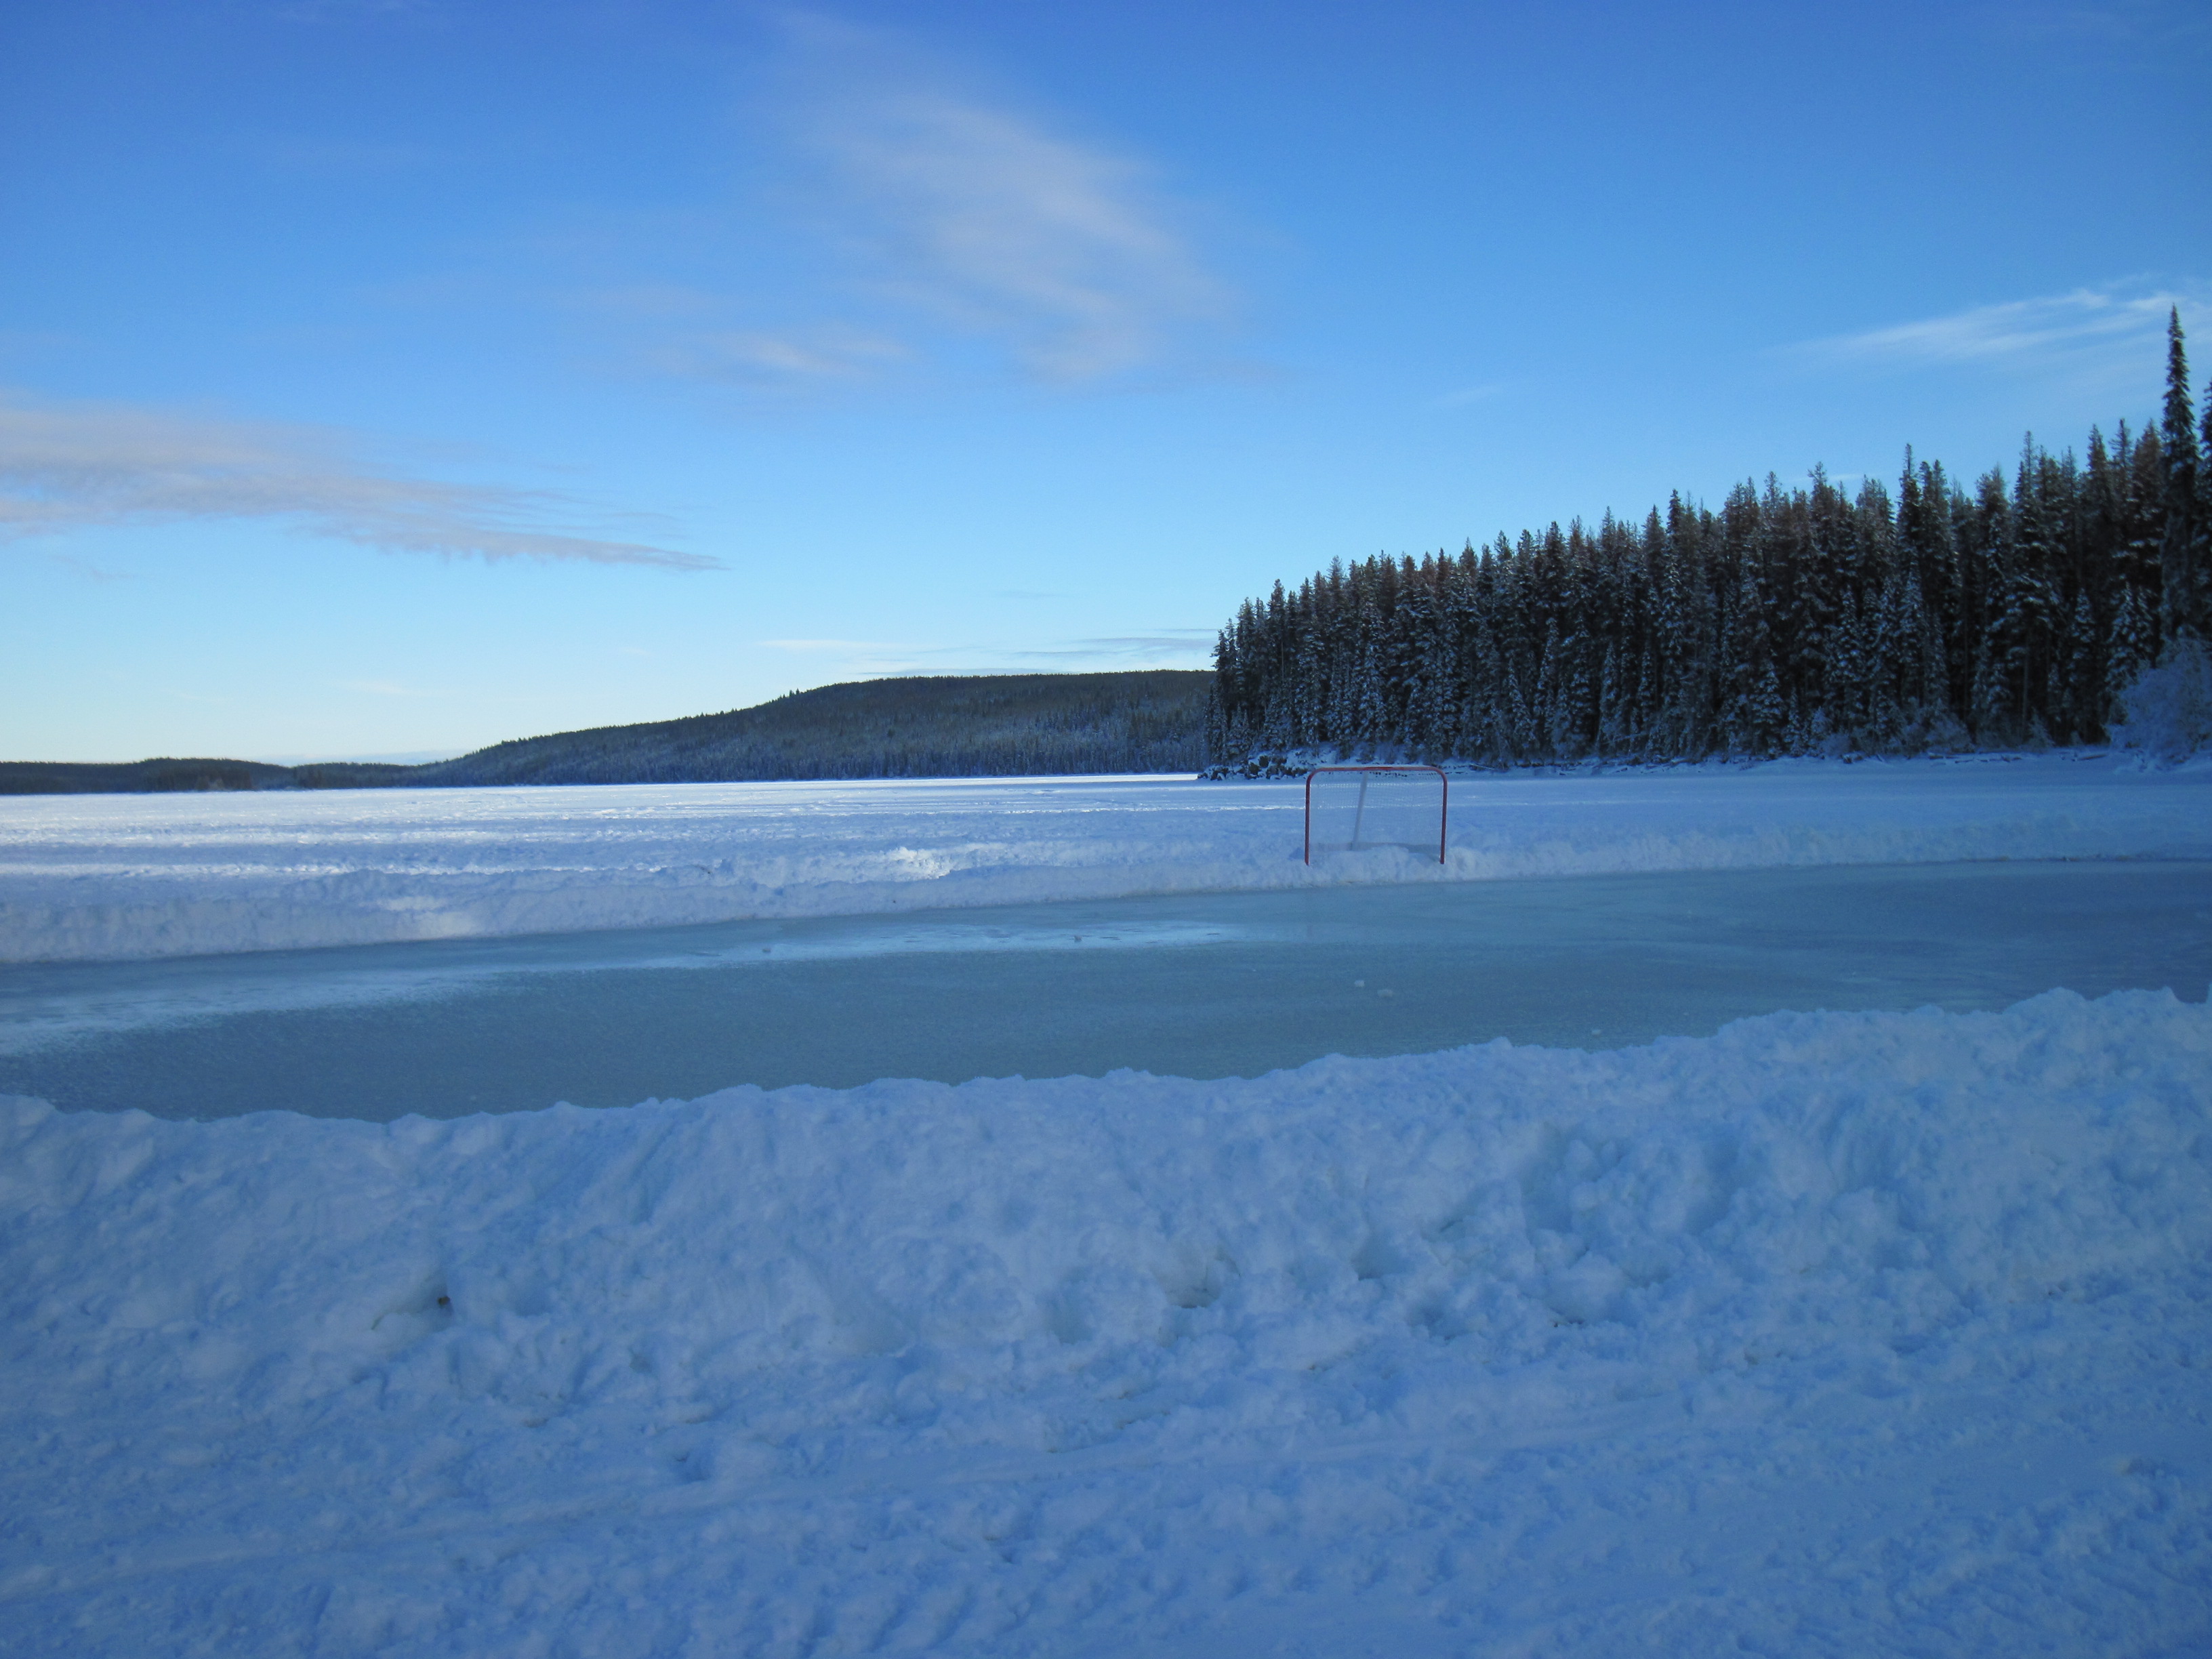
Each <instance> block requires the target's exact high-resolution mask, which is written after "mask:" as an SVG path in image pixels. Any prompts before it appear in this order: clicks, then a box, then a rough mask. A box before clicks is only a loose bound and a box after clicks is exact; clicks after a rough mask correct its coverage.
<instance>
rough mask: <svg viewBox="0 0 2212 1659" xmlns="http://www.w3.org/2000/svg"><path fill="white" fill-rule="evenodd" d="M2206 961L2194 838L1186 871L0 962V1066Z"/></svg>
mask: <svg viewBox="0 0 2212 1659" xmlns="http://www.w3.org/2000/svg"><path fill="white" fill-rule="evenodd" d="M2208 984H2212V864H2206V863H2194V862H2181V863H2151V862H2131V863H2072V864H1975V865H1923V866H1844V867H1820V868H1814V869H1781V870H1758V871H1728V872H1703V873H1692V874H1685V875H1664V876H1650V875H1645V876H1584V877H1573V878H1540V879H1534V880H1511V881H1494V882H1469V883H1461V884H1449V885H1443V886H1437V885H1434V884H1427V885H1419V886H1371V885H1370V886H1358V887H1333V888H1320V889H1301V890H1290V891H1277V892H1262V893H1231V894H1191V895H1182V896H1173V897H1165V898H1144V899H1114V900H1100V901H1095V902H1087V903H1061V904H1046V905H1024V906H1012V907H997V908H982V909H975V910H951V911H936V912H927V913H918V914H914V915H901V916H894V917H839V918H816V919H807V920H800V921H757V922H726V923H719V924H709V925H702V926H698V927H684V928H666V929H658V930H651V931H646V932H639V933H582V934H565V935H556V936H543V935H540V936H532V937H529V938H524V939H501V940H459V941H447V942H441V943H434V944H418V945H374V946H368V947H356V948H354V949H348V950H331V951H300V952H276V953H263V954H251V955H240V956H230V957H190V958H185V959H181V960H170V961H162V962H151V963H147V962H138V963H59V964H54V965H51V966H45V967H17V968H15V969H9V971H8V975H7V985H8V987H9V995H8V996H7V997H6V998H4V999H0V1092H5V1091H15V1092H19V1093H23V1094H30V1095H37V1096H40V1097H44V1098H46V1099H47V1100H50V1101H52V1102H53V1103H55V1104H57V1105H59V1106H62V1107H64V1108H82V1107H94V1108H100V1109H112V1108H122V1107H135V1108H138V1109H143V1110H145V1111H149V1112H152V1113H154V1114H155V1115H157V1116H162V1117H218V1116H228V1115H236V1114H239V1113H243V1112H250V1111H265V1110H270V1109H288V1110H292V1111H299V1112H307V1113H310V1114H313V1115H318V1116H332V1117H361V1118H369V1119H375V1120H386V1119H390V1118H394V1117H398V1116H401V1115H404V1114H406V1113H408V1112H419V1113H421V1114H422V1115H426V1116H430V1117H458V1116H463V1115H467V1114H468V1113H471V1112H477V1111H515V1110H534V1109H538V1108H541V1107H545V1106H550V1105H551V1104H553V1103H555V1102H556V1101H568V1102H570V1103H574V1104H578V1105H585V1106H627V1105H629V1104H631V1103H635V1102H637V1101H641V1100H645V1099H649V1098H654V1097H661V1098H665V1097H671V1096H684V1097H689V1096H692V1095H696V1094H701V1093H704V1092H706V1091H710V1090H713V1089H715V1088H720V1087H726V1086H727V1085H732V1084H737V1083H752V1084H758V1085H766V1086H771V1087H773V1086H776V1085H783V1084H790V1083H812V1084H820V1085H829V1086H833V1087H849V1086H852V1085H857V1084H861V1083H866V1082H869V1081H871V1080H872V1079H876V1078H879V1077H911V1078H926V1079H934V1080H936V1081H939V1082H945V1083H959V1082H964V1081H966V1080H967V1079H969V1078H974V1077H978V1076H988V1075H998V1076H1005V1075H1008V1074H1021V1075H1024V1076H1029V1077H1061V1076H1067V1075H1071V1074H1088V1075H1091V1076H1100V1075H1103V1074H1104V1073H1107V1072H1109V1071H1113V1070H1115V1068H1117V1067H1122V1066H1133V1067H1136V1068H1138V1069H1139V1070H1144V1071H1151V1072H1159V1073H1173V1074H1176V1075H1178V1076H1184V1077H1197V1078H1207V1077H1224V1076H1257V1075H1259V1074H1260V1073H1264V1072H1267V1071H1271V1070H1274V1069H1276V1068H1278V1067H1282V1066H1298V1065H1302V1064H1304V1062H1306V1061H1308V1060H1316V1059H1319V1058H1320V1057H1322V1055H1325V1054H1370V1055H1380V1054H1407V1053H1419V1052H1425V1051H1427V1050H1431V1049H1437V1048H1450V1047H1454V1046H1455V1045H1458V1044H1462V1043H1468V1042H1484V1041H1487V1040H1488V1039H1489V1038H1492V1037H1494V1036H1505V1037H1510V1038H1511V1039H1512V1040H1513V1041H1515V1042H1542V1043H1548V1044H1553V1045H1556V1046H1561V1047H1575V1048H1620V1047H1625V1046H1627V1045H1630V1044H1633V1043H1638V1042H1649V1041H1650V1040H1651V1039H1652V1038H1654V1037H1656V1036H1667V1035H1674V1036H1694V1035H1706V1034H1710V1033H1711V1032H1712V1031H1715V1030H1718V1029H1719V1027H1720V1026H1721V1025H1723V1024H1725V1023H1726V1022H1727V1021H1729V1020H1731V1019H1735V1018H1742V1017H1744V1016H1747V1015H1751V1014H1761V1013H1768V1012H1775V1011H1777V1010H1779V1009H1785V1008H1790V1009H1798V1010H1813V1009H1863V1008H1891V1009H1897V1010H1900V1011H1901V1010H1905V1009H1910V1008H1913V1007H1917V1006H1922V1005H1934V1006H1940V1007H1944V1008H1948V1009H1951V1010H1954V1011H1965V1010H1969V1009H1996V1008H2002V1007H2004V1006H2007V1005H2008V1004H2010V1003H2013V1002H2016V1001H2018V1000H2021V998H2023V997H2027V996H2031V995H2033V994H2035V993H2037V992H2039V991H2043V990H2048V989H2051V988H2052V987H2065V988H2067V989H2069V990H2074V991H2078V992H2081V993H2082V994H2086V995H2091V996H2096V995H2101V994H2104V993H2106V992H2107V991H2113V990H2122V989H2158V988H2161V987H2164V988H2169V989H2172V990H2173V991H2175V992H2177V993H2179V994H2182V995H2184V996H2186V997H2188V998H2190V999H2191V1000H2195V999H2197V998H2198V997H2201V996H2203V994H2204V992H2205V987H2206V986H2207V985H2208Z"/></svg>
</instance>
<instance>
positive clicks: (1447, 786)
mask: <svg viewBox="0 0 2212 1659" xmlns="http://www.w3.org/2000/svg"><path fill="white" fill-rule="evenodd" d="M1324 772H1428V773H1431V774H1433V775H1435V777H1436V781H1437V783H1438V784H1439V785H1441V786H1442V788H1441V792H1440V793H1439V795H1438V798H1437V863H1438V864H1442V863H1443V861H1444V842H1445V840H1446V838H1447V837H1448V836H1449V835H1450V833H1451V779H1450V778H1449V777H1448V776H1447V775H1445V773H1444V769H1443V767H1441V766H1316V767H1315V768H1314V769H1312V770H1311V771H1310V772H1308V773H1307V774H1306V862H1307V863H1308V864H1311V863H1312V862H1313V784H1314V780H1315V779H1316V778H1317V777H1319V776H1320V775H1322V773H1324ZM1359 798H1360V806H1359V809H1358V810H1359V811H1362V812H1364V811H1365V810H1366V799H1367V785H1366V782H1365V781H1364V780H1362V781H1361V783H1360V786H1359ZM1358 828H1359V819H1358V817H1354V818H1353V819H1352V845H1353V846H1354V847H1355V848H1356V847H1358V844H1359V833H1358ZM1393 844H1394V845H1400V846H1402V845H1403V844H1404V843H1403V842H1395V843H1393Z"/></svg>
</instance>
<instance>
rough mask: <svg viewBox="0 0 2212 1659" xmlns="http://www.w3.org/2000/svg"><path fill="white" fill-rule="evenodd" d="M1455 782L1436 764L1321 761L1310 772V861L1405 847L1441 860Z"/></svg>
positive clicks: (1308, 829)
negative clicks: (1333, 763) (1327, 763)
mask: <svg viewBox="0 0 2212 1659" xmlns="http://www.w3.org/2000/svg"><path fill="white" fill-rule="evenodd" d="M1450 787H1451V786H1450V785H1449V783H1448V782H1446V781H1445V779H1444V775H1443V773H1442V772H1440V771H1438V770H1437V769H1436V768H1435V767H1433V766H1320V767H1316V768H1315V769H1313V770H1312V771H1311V772H1310V773H1308V774H1307V775H1306V862H1307V863H1308V864H1311V863H1312V862H1313V861H1314V860H1316V858H1319V857H1321V856H1322V854H1328V853H1356V852H1362V851H1364V850H1366V849H1368V848H1376V847H1402V848H1405V849H1406V850H1407V852H1410V853H1413V854H1417V855H1418V856H1419V857H1422V858H1425V859H1433V860H1436V861H1437V863H1439V864H1441V863H1442V862H1443V856H1444V825H1445V816H1446V811H1447V805H1446V803H1447V800H1448V799H1449V793H1450Z"/></svg>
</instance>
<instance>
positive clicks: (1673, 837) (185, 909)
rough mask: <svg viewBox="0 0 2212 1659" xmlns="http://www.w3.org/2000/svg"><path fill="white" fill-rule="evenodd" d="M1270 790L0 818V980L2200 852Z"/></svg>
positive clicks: (1681, 798)
mask: <svg viewBox="0 0 2212 1659" xmlns="http://www.w3.org/2000/svg"><path fill="white" fill-rule="evenodd" d="M1302 815H1303V796H1302V794H1301V792H1300V789H1299V787H1298V786H1297V785H1296V784H1294V783H1272V784H1263V783H1249V784H1232V783H1206V784H1202V783H1196V782H1193V781H1190V780H1188V779H1164V778H1127V779H1025V780H1015V781H1006V780H981V781H965V782H963V781H953V782H918V783H917V782H880V783H859V784H787V783H783V784H669V785H641V786H627V787H604V788H600V787H585V788H565V789H550V788H547V789H526V788H512V789H453V790H392V791H331V792H325V793H271V794H234V795H191V796H178V795H155V796H147V795H137V796H133V795H95V796H87V795H77V796H53V797H17V798H15V799H7V800H0V962H40V961H46V962H63V961H95V960H116V959H124V958H131V957H161V956H176V955H194V954H202V953H210V952H223V951H264V950H287V949H297V948H304V947H313V946H320V945H371V944H382V943H387V942H392V941H396V940H402V939H453V938H466V937H489V936H502V935H515V934H525V933H568V932H580V931H587V930H593V929H602V928H618V927H666V926H675V925H681V924H684V923H689V922H702V921H736V920H740V919H744V918H751V917H789V916H808V915H874V914H879V913H883V912H888V911H896V910H903V909H921V908H955V907H969V906H977V905H987V904H1017V903H1027V902H1038V901H1046V900H1055V899H1082V898H1105V897H1114V896H1125V895H1131V894H1140V893H1174V892H1190V891H1201V890H1212V891H1222V890H1249V889H1255V888H1279V887H1291V886H1297V885H1301V884H1309V883H1334V882H1344V881H1362V880H1365V881H1391V882H1406V881H1426V880H1444V881H1469V880H1483V879H1489V878H1501V877H1511V876H1536V875H1581V874H1601V873H1620V872H1631V871H1662V870H1728V869H1755V868H1772V867H1776V866H1785V865H1824V864H1921V863H1945V862H1951V861H1954V860H1962V859H2074V858H2088V859H2103V858H2136V857H2154V858H2155V857H2169V858H2171V857H2194V858H2202V857H2204V856H2207V855H2208V854H2212V770H2206V769H2196V770H2192V771H2185V772H2179V773H2163V774H2161V773H2146V772H2142V771H2140V770H2137V769H2135V767H2134V765H2133V763H2130V762H2128V761H2124V760H2118V759H2115V758H2112V757H2107V756H2102V755H2098V756H2083V755H2081V754H2078V753H2063V752H2062V753H2057V754H2051V755H2044V756H2035V757H1968V758H1966V759H1962V760H1956V761H1938V760H1931V761H1912V762H1898V763H1862V764H1857V765H1845V764H1842V763H1833V762H1827V763H1822V762H1776V763H1768V764H1765V765H1762V766H1757V767H1751V768H1730V767H1722V766H1713V767H1689V768H1679V769H1649V770H1644V771H1634V772H1626V773H1613V774H1609V775H1562V776H1528V775H1517V776H1490V775H1485V776H1477V777H1473V778H1464V779H1461V780H1459V781H1456V782H1455V785H1454V787H1453V793H1452V815H1451V844H1450V848H1449V856H1448V858H1447V859H1446V860H1445V862H1444V863H1443V866H1436V865H1430V864H1423V863H1421V862H1420V861H1419V860H1415V859H1413V858H1412V857H1411V856H1409V855H1407V854H1403V853H1399V852H1395V851H1384V852H1375V853H1368V854H1360V855H1358V856H1357V857H1346V858H1340V859H1338V860H1334V862H1333V863H1332V864H1331V865H1330V866H1328V868H1326V869H1309V868H1308V867H1307V866H1305V865H1304V863H1303V862H1301V858H1300V854H1301V842H1300V837H1301V825H1302V823H1303V816H1302Z"/></svg>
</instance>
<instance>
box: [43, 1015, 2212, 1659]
mask: <svg viewBox="0 0 2212 1659" xmlns="http://www.w3.org/2000/svg"><path fill="white" fill-rule="evenodd" d="M0 1135H4V1138H5V1142H6V1145H5V1151H4V1153H0V1205H4V1208H5V1213H6V1215H7V1218H8V1222H7V1225H6V1227H5V1229H4V1231H0V1240H4V1255H0V1274H4V1283H5V1285H6V1291H5V1295H6V1298H7V1301H6V1306H7V1318H6V1323H5V1332H6V1336H5V1340H6V1343H7V1355H6V1364H7V1375H8V1378H9V1407H8V1412H9V1419H10V1421H9V1432H8V1433H7V1435H6V1437H5V1438H4V1440H0V1458H4V1468H0V1481H4V1487H0V1513H4V1514H5V1515H6V1516H7V1520H6V1522H4V1526H5V1556H4V1569H0V1571H4V1576H0V1600H4V1602H5V1604H6V1605H5V1607H4V1609H3V1610H0V1623H4V1625H5V1626H6V1628H7V1629H8V1630H9V1632H10V1634H9V1636H7V1637H0V1646H6V1647H7V1648H8V1649H9V1650H10V1651H21V1652H57V1653H58V1652H70V1653H105V1654H118V1655H120V1654H149V1653H169V1652H222V1653H229V1654H262V1653H267V1654H277V1653H298V1652H313V1653H368V1652H380V1653H400V1654H440V1655H444V1654H452V1655H483V1654H506V1653H513V1654H525V1653H528V1654H541V1653H554V1654H579V1655H595V1656H596V1655H626V1654H639V1655H642V1654H701V1655H707V1654H715V1655H719V1654H753V1653H758V1654H846V1653H873V1652H891V1653H898V1652H921V1651H932V1652H954V1653H978V1654H981V1653H988V1654H1038V1655H1073V1654H1137V1653H1146V1654H1160V1653H1164V1654H1209V1655H1211V1654H1218V1655H1225V1656H1231V1655H1246V1654H1262V1653H1275V1652H1283V1653H1297V1654H1313V1655H1341V1654H1375V1655H1407V1654H1410V1655H1426V1654H1462V1653H1510V1654H1516V1655H1534V1654H1553V1653H1573V1654H1592V1655H1596V1654H1607V1655H1611V1654H1619V1653H1624V1652H1632V1651H1633V1652H1653V1653H1681V1654H1709V1653H1714V1652H1718V1651H1723V1650H1727V1651H1738V1650H1741V1651H1749V1652H1764V1653H1778V1654H1780V1653H1788V1654H1838V1655H1842V1654H1866V1653H1883V1652H1911V1653H1960V1654H1967V1653H1999V1652H2010V1653H2021V1652H2064V1653H2084V1654H2087V1653H2095V1654H2161V1653H2181V1652H2201V1651H2203V1650H2204V1647H2205V1644H2207V1643H2208V1642H2212V1432H2208V1426H2207V1421H2206V1419H2207V1413H2208V1412H2212V1387H2208V1385H2207V1377H2208V1376H2212V1202H2208V1188H2212V1167H2208V1166H2212V1015H2208V1012H2207V1010H2206V1009H2205V1008H2204V1007H2203V1006H2198V1005H2191V1004H2185V1003H2181V1002H2178V1001H2176V1000H2174V999H2173V998H2172V996H2170V995H2167V994H2148V993H2128V994H2118V995H2115V996H2112V997H2109V998H2106V999H2105V1000H2102V1001H2100V1002H2097V1003H2087V1002H2084V1001H2082V1000H2081V999H2079V998H2077V997H2075V996H2073V995H2072V994H2068V993H2054V994H2051V995H2049V996H2046V997H2043V998H2039V999H2038V1000H2034V1001H2033V1002H2029V1003H2026V1004H2022V1005H2021V1006H2018V1007H2015V1009H2013V1010H2012V1011H2010V1012H2008V1013H2005V1014H2002V1015H1972V1016H1964V1017H1960V1016H1946V1015H1942V1014H1936V1013H1932V1012H1931V1013H1923V1014H1915V1015H1881V1014H1875V1015H1867V1014H1859V1015H1815V1016H1804V1015H1777V1016H1772V1017H1769V1018H1761V1019H1757V1020H1752V1021H1747V1022H1744V1023H1741V1024H1737V1025H1735V1026H1733V1027H1730V1028H1729V1030H1726V1031H1723V1033H1722V1034H1721V1035H1720V1036H1717V1037H1713V1038H1708V1039H1703V1040H1695V1041H1692V1040H1688V1039H1670V1040H1668V1041H1665V1042H1659V1043H1657V1044H1655V1045H1653V1046H1651V1047H1649V1048H1640V1049H1633V1050H1628V1051H1625V1052H1620V1053H1613V1054H1580V1053H1573V1052H1560V1051H1555V1050H1542V1049H1523V1048H1509V1047H1507V1046H1505V1045H1504V1044H1503V1043H1497V1044H1492V1045H1490V1046H1487V1047H1483V1048H1469V1049H1462V1050H1459V1051H1455V1052H1453V1053H1449V1054H1436V1055H1427V1056H1420V1057H1415V1058H1407V1059H1401V1060H1362V1061H1350V1060H1323V1061H1320V1062H1317V1063H1316V1064H1314V1065H1312V1066H1307V1067H1305V1068H1304V1069H1303V1070H1301V1071H1298V1072H1297V1073H1278V1074H1276V1075H1274V1076H1273V1077H1270V1078H1267V1079H1261V1080H1259V1081H1256V1082H1249V1083H1243V1082H1233V1081H1232V1082H1228V1083H1216V1084H1194V1083H1188V1082H1179V1081H1176V1080H1174V1079H1162V1078H1152V1077H1146V1076H1141V1075H1137V1074H1133V1073H1119V1074H1116V1075H1114V1076H1111V1077H1109V1078H1106V1079H1103V1080H1091V1079H1064V1080H1061V1081H1058V1082H1052V1083H1023V1082H1020V1081H1018V1080H1009V1081H990V1082H977V1083H972V1084H969V1085H963V1086H961V1087H958V1088H948V1087H945V1086H943V1085H930V1084H915V1083H896V1082H886V1083H879V1084H876V1085H870V1086H869V1087H866V1088H863V1089H859V1090H854V1091H848V1092H842V1093H839V1092H831V1091H817V1090H808V1089H791V1090H786V1091H778V1092H775V1093H766V1094H763V1093H761V1092H759V1091H752V1090H735V1091H728V1092H726V1093H724V1094H720V1095H715V1096H711V1097H708V1098H705V1099H702V1100H698V1101H694V1102H690V1103H655V1104H647V1105H641V1106H639V1107H636V1108H634V1109H628V1110H622V1111H607V1112H586V1111H581V1110H577V1109H556V1110H552V1111H548V1112H542V1113H530V1114H517V1115H509V1116H503V1117H482V1118H475V1119H468V1120H464V1121H459V1122H453V1123H432V1122H428V1121H424V1120H422V1119H408V1120H403V1121H401V1122H398V1123H396V1124H393V1125H390V1126H371V1125H367V1124H351V1123H344V1122H328V1121H313V1120H308V1119H305V1118H298V1117H292V1116H289V1115H273V1114H272V1115H265V1116H262V1117H258V1118H246V1119H234V1120H230V1121H222V1122H218V1123H213V1124H189V1123H162V1122H158V1121H155V1120H153V1119H150V1118H147V1117H144V1116H143V1115H132V1116H130V1117H127V1118H121V1119H117V1118H110V1117H106V1116H101V1115H92V1114H76V1115H63V1114H57V1113H54V1112H52V1111H50V1110H48V1109H46V1108H44V1107H43V1106H40V1105H38V1104H35V1103H27V1102H16V1103H13V1104H12V1105H9V1106H7V1107H5V1108H4V1115H0Z"/></svg>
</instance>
